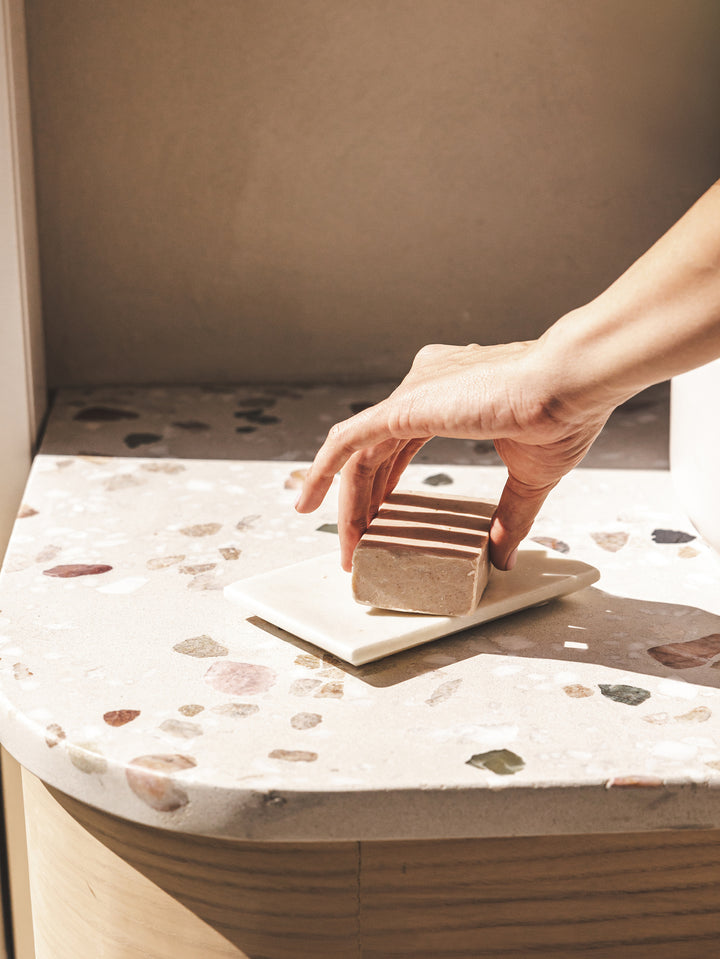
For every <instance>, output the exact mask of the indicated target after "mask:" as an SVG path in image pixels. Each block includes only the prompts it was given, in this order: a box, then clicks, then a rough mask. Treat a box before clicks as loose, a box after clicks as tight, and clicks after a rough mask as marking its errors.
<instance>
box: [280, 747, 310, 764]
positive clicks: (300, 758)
mask: <svg viewBox="0 0 720 959" xmlns="http://www.w3.org/2000/svg"><path fill="white" fill-rule="evenodd" d="M268 758H270V759H282V760H283V762H286V763H314V762H315V760H316V759H317V758H318V754H317V753H313V752H310V751H309V750H306V749H273V751H272V752H271V753H268Z"/></svg>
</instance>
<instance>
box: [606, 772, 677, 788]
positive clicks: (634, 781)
mask: <svg viewBox="0 0 720 959" xmlns="http://www.w3.org/2000/svg"><path fill="white" fill-rule="evenodd" d="M662 785H663V781H662V779H660V777H659V776H643V775H637V776H615V777H614V778H613V779H609V780H608V781H607V783H606V784H605V786H606V788H607V789H657V788H658V786H662Z"/></svg>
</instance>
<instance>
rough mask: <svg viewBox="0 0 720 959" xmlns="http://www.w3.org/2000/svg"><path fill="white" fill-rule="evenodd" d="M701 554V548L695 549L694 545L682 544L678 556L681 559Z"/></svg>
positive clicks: (692, 557) (693, 557)
mask: <svg viewBox="0 0 720 959" xmlns="http://www.w3.org/2000/svg"><path fill="white" fill-rule="evenodd" d="M699 555H700V550H698V549H695V547H694V546H681V547H680V549H679V550H678V556H679V557H680V558H681V559H695V557H696V556H699Z"/></svg>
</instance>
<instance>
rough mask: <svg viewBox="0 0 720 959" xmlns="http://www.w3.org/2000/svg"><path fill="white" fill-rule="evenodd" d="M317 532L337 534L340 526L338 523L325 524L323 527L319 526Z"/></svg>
mask: <svg viewBox="0 0 720 959" xmlns="http://www.w3.org/2000/svg"><path fill="white" fill-rule="evenodd" d="M315 531H316V532H317V533H337V531H338V526H337V523H323V524H322V526H317V527H316V529H315Z"/></svg>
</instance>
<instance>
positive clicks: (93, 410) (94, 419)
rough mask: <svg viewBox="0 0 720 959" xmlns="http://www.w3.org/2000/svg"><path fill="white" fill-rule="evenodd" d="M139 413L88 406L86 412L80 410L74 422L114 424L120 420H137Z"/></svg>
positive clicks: (108, 407)
mask: <svg viewBox="0 0 720 959" xmlns="http://www.w3.org/2000/svg"><path fill="white" fill-rule="evenodd" d="M138 416H139V413H135V412H133V411H132V410H122V409H118V408H116V407H110V406H88V407H87V408H86V409H84V410H79V411H78V412H77V413H76V414H75V416H73V419H74V420H79V421H80V422H82V423H114V422H117V421H118V420H136V419H137V418H138Z"/></svg>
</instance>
